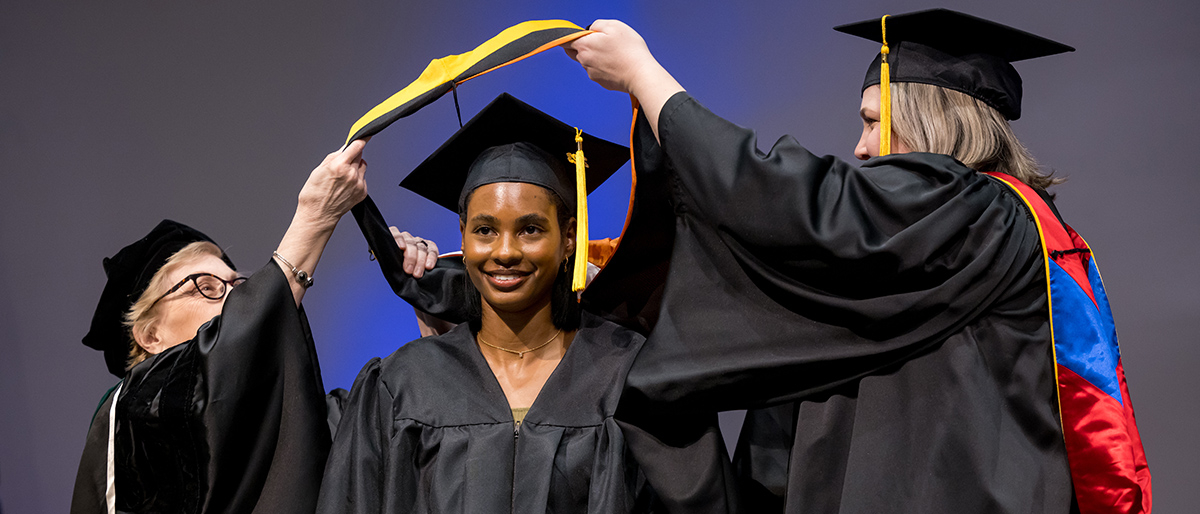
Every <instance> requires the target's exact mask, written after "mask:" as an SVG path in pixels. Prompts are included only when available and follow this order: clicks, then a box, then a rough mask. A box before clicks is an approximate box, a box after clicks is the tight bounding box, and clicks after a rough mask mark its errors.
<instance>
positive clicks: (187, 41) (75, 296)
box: [0, 0, 1200, 514]
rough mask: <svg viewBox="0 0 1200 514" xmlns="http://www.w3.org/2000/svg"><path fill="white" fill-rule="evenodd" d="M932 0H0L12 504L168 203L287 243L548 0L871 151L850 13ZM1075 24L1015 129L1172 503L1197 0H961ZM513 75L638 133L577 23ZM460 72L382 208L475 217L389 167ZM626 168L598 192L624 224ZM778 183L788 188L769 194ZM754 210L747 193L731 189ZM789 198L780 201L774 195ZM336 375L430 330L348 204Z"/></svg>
mask: <svg viewBox="0 0 1200 514" xmlns="http://www.w3.org/2000/svg"><path fill="white" fill-rule="evenodd" d="M937 5H938V4H934V3H932V2H927V1H917V0H894V1H888V2H884V1H881V0H863V1H856V2H815V1H797V0H761V1H745V2H722V1H699V0H696V1H683V0H660V1H653V2H650V1H642V2H635V1H632V0H630V1H624V2H551V1H513V2H495V1H482V0H468V1H457V2H455V1H447V2H422V3H415V2H385V1H378V0H361V1H347V2H327V1H318V0H298V1H286V2H284V1H279V0H268V1H262V2H228V1H218V2H202V3H201V2H146V1H126V2H88V1H80V0H75V1H70V0H68V1H65V2H37V1H31V0H9V1H5V2H0V92H2V93H3V94H0V163H2V164H0V178H2V179H3V180H2V182H0V184H2V186H0V276H2V277H3V279H4V280H3V282H2V283H3V284H4V286H5V287H4V288H3V289H0V291H4V292H5V293H6V294H0V512H8V513H21V514H25V513H43V512H45V513H51V512H54V513H57V512H65V511H66V510H67V508H68V504H69V501H70V492H71V487H72V484H73V481H74V476H75V469H76V466H77V465H78V459H79V454H80V451H81V449H82V447H83V441H84V435H85V432H86V429H87V426H88V421H89V419H90V416H91V415H92V412H93V410H94V409H95V406H96V402H97V401H98V399H99V396H100V394H101V393H102V392H103V391H104V390H106V389H107V388H108V387H109V386H111V385H112V384H113V383H114V381H115V380H114V379H113V377H111V376H110V375H108V374H107V373H106V372H105V371H104V367H103V364H102V360H101V358H100V355H99V354H97V353H95V352H93V351H91V350H88V349H86V348H84V347H83V346H82V345H81V344H79V340H80V338H81V337H82V335H83V334H84V333H85V332H86V331H87V327H88V323H89V321H90V319H91V313H92V310H93V309H94V307H95V301H96V299H97V298H98V297H99V293H100V290H101V289H102V287H103V284H104V276H103V272H102V269H101V266H100V260H101V258H103V257H105V256H109V255H112V254H113V253H114V252H116V251H117V250H118V249H119V248H120V247H121V246H123V245H124V244H125V243H127V242H130V241H133V240H134V239H136V238H138V237H141V236H142V235H144V234H145V233H146V232H147V231H148V230H149V229H150V228H151V227H153V226H154V224H155V223H156V222H157V221H158V220H160V219H162V218H173V219H176V220H180V221H183V222H186V223H188V224H191V225H193V226H195V227H197V228H199V229H201V230H203V231H205V232H207V233H208V234H210V235H211V236H212V237H213V238H215V239H216V240H217V241H219V242H220V243H221V244H223V245H224V246H225V247H226V248H227V249H228V252H229V254H230V255H231V256H232V257H233V259H234V261H235V262H238V263H239V264H240V265H241V267H242V269H243V270H248V271H253V270H255V269H257V268H258V267H260V266H262V265H263V264H264V263H266V262H268V259H269V258H270V254H271V250H273V249H274V248H275V246H276V245H277V243H278V241H279V238H280V237H281V236H282V235H283V231H284V230H285V229H286V227H287V225H288V223H289V221H290V220H291V217H292V213H293V211H294V209H295V201H296V193H297V192H298V191H299V190H300V187H301V185H302V184H303V183H304V180H305V178H306V176H307V174H308V172H309V170H311V169H312V168H313V166H315V165H316V164H317V163H318V162H320V160H321V159H322V157H323V156H324V155H325V154H327V153H328V152H330V151H333V150H335V149H337V148H338V147H339V143H340V142H341V141H342V140H343V139H344V138H345V135H346V132H347V131H348V130H349V127H350V125H351V124H352V123H353V122H354V120H356V119H357V118H358V117H359V116H360V115H361V114H362V113H364V112H366V111H367V110H368V109H369V108H371V107H372V106H374V105H375V104H376V103H378V102H380V101H382V100H383V99H384V98H386V97H387V96H389V95H391V94H392V93H394V92H395V91H397V90H399V89H400V88H401V87H403V86H404V85H405V84H407V83H409V82H410V81H411V80H413V79H415V78H416V77H417V75H418V74H419V73H420V71H421V70H422V69H424V67H425V65H426V64H427V63H428V62H429V60H430V59H434V58H438V57H442V56H445V55H449V54H455V53H460V52H463V51H465V50H468V49H470V48H473V47H474V46H476V45H478V44H479V43H481V42H482V41H484V40H485V39H487V38H488V37H491V36H492V35H494V34H496V33H497V32H498V31H500V30H501V29H503V28H505V27H507V26H510V25H513V24H515V23H518V22H520V21H524V20H529V19H545V18H564V19H568V20H571V21H574V22H576V23H578V24H581V25H586V24H588V23H590V22H591V21H592V20H593V19H595V18H601V17H604V18H619V19H623V20H625V21H627V22H628V23H630V24H631V25H632V26H633V27H635V28H636V29H638V30H639V31H640V32H641V33H642V34H643V35H644V37H645V38H646V40H647V42H648V44H649V46H650V48H651V50H652V51H653V52H654V54H655V55H656V57H657V58H658V59H659V61H660V62H662V64H663V65H664V66H666V67H667V69H668V70H670V71H671V72H672V73H673V74H674V75H675V77H676V78H677V79H678V80H679V81H680V82H681V83H682V84H683V85H684V86H685V87H687V88H688V90H689V91H690V92H691V93H692V95H693V96H695V97H696V98H698V99H699V100H700V101H701V102H702V103H704V104H705V105H706V106H708V107H709V108H711V109H712V110H713V111H715V112H717V113H718V114H721V115H722V116H724V117H726V118H728V119H730V120H731V121H733V122H735V123H738V124H741V125H744V126H748V127H753V128H755V129H756V130H757V131H758V134H759V137H760V141H759V146H760V148H763V149H766V148H769V147H770V145H771V144H772V143H773V142H774V141H775V140H776V139H777V138H779V137H781V136H782V135H784V134H791V135H792V136H795V137H796V138H797V139H798V140H800V141H801V142H803V143H804V144H805V146H806V147H808V148H810V149H811V150H812V151H813V152H814V153H817V154H832V155H835V156H840V157H842V158H845V159H852V158H853V157H852V151H853V145H854V143H855V141H857V139H858V136H859V127H860V122H859V121H858V117H857V109H858V101H859V91H858V87H859V84H860V83H861V80H862V76H863V72H864V71H865V69H866V66H867V64H868V63H869V62H870V60H871V58H872V57H873V56H874V54H875V53H876V52H877V51H878V48H877V47H876V46H875V45H874V44H872V43H869V42H866V41H861V40H856V39H855V38H851V37H849V36H845V35H842V34H838V33H835V32H834V31H832V30H830V27H832V26H834V25H838V24H841V23H846V22H851V21H858V20H862V19H867V18H871V17H875V16H879V15H881V14H883V13H886V12H891V13H900V12H905V11H910V10H916V9H923V8H928V7H934V6H937ZM941 5H942V6H945V7H950V8H955V9H959V10H963V11H966V12H969V13H972V14H975V15H979V16H983V17H987V18H992V19H996V20H998V21H1001V22H1004V23H1008V24H1011V25H1014V26H1017V27H1020V28H1022V29H1025V30H1028V31H1031V32H1034V33H1037V34H1041V35H1045V36H1047V37H1050V38H1052V39H1056V40H1060V41H1063V42H1065V43H1068V44H1071V45H1073V46H1075V47H1077V48H1078V49H1079V50H1078V51H1077V52H1075V53H1073V54H1068V55H1064V56H1058V57H1053V58H1049V59H1041V60H1035V61H1031V62H1022V63H1018V65H1017V67H1018V69H1019V70H1020V72H1021V74H1022V75H1023V76H1024V79H1025V90H1026V94H1025V116H1024V117H1023V119H1021V120H1020V121H1019V122H1017V123H1016V124H1015V125H1014V128H1015V130H1016V131H1017V134H1018V135H1019V136H1020V137H1021V138H1022V140H1023V141H1024V142H1025V143H1026V144H1027V145H1028V146H1029V147H1030V149H1031V150H1032V152H1033V154H1034V155H1036V156H1037V157H1038V158H1039V159H1040V160H1041V162H1042V163H1043V164H1044V165H1045V166H1046V167H1048V168H1050V169H1053V170H1056V171H1057V172H1058V173H1059V174H1061V175H1064V176H1067V177H1069V179H1070V180H1069V182H1068V183H1067V184H1066V185H1064V186H1061V187H1059V188H1057V193H1058V205H1059V208H1060V210H1061V211H1062V213H1063V215H1064V216H1065V217H1066V219H1067V220H1068V221H1070V222H1071V223H1072V225H1073V226H1074V227H1075V228H1076V229H1078V230H1079V232H1080V233H1081V234H1083V235H1084V236H1085V237H1087V238H1088V241H1089V242H1090V243H1091V245H1092V246H1093V248H1095V249H1096V251H1097V254H1098V256H1099V262H1100V265H1101V266H1102V268H1103V271H1104V273H1105V278H1106V287H1107V290H1108V292H1109V294H1110V295H1111V297H1112V303H1113V310H1114V314H1115V316H1116V319H1117V325H1118V327H1119V331H1120V335H1121V349H1122V358H1123V363H1124V365H1125V369H1126V373H1127V375H1128V378H1129V385H1130V389H1131V391H1132V394H1133V398H1134V401H1135V403H1136V407H1137V413H1138V420H1139V424H1140V426H1141V430H1142V436H1143V438H1144V441H1145V445H1146V451H1147V455H1148V457H1149V461H1150V466H1151V470H1152V472H1153V473H1154V481H1155V493H1156V494H1155V498H1156V500H1157V504H1158V505H1157V506H1158V507H1159V509H1158V510H1159V511H1161V512H1190V511H1193V510H1194V506H1195V505H1197V504H1200V489H1197V488H1196V487H1194V482H1195V479H1196V477H1197V476H1200V446H1198V445H1196V443H1195V441H1196V438H1195V437H1196V436H1195V434H1196V433H1197V430H1198V429H1200V402H1196V401H1195V398H1194V396H1195V393H1196V391H1200V374H1197V373H1196V372H1195V370H1196V369H1197V368H1198V367H1200V344H1197V343H1198V339H1197V337H1196V335H1195V329H1194V325H1195V318H1196V314H1197V312H1200V274H1197V273H1196V272H1195V264H1194V263H1195V262H1196V260H1197V259H1198V258H1200V240H1197V238H1196V237H1195V234H1196V233H1197V231H1198V229H1200V202H1196V201H1195V198H1194V197H1195V191H1197V190H1200V173H1197V166H1196V165H1195V164H1194V163H1192V162H1191V154H1192V153H1194V148H1195V145H1196V141H1198V140H1200V129H1198V128H1197V126H1198V125H1197V123H1196V120H1197V119H1200V107H1197V104H1196V103H1195V101H1194V98H1195V90H1196V84H1197V82H1198V81H1200V53H1197V52H1196V51H1195V46H1196V45H1195V36H1194V34H1195V25H1196V23H1195V22H1196V20H1200V3H1197V2H1190V1H1189V2H1185V1H1163V0H1148V1H1145V2H1136V3H1135V2H1124V1H1120V0H1096V1H1089V2H1082V1H1078V0H1072V1H1060V2H1045V1H1043V0H1011V1H1007V2H995V1H990V0H946V1H945V2H943V3H942V4H941ZM502 91H508V92H511V93H513V94H514V95H516V96H517V97H519V98H522V99H524V100H526V101H528V102H530V103H532V104H534V105H536V106H539V107H541V108H542V109H544V110H546V111H547V112H549V113H551V114H553V115H555V116H557V117H559V118H561V119H563V120H565V121H567V122H570V123H573V124H577V125H578V126H580V127H582V128H585V129H586V130H588V131H589V132H593V133H595V134H597V135H599V136H601V137H605V138H608V139H611V140H614V141H620V142H625V141H626V140H627V137H628V132H627V131H628V127H629V121H630V120H629V113H630V110H629V99H628V98H627V97H626V96H625V95H621V94H617V93H612V92H608V91H605V90H603V89H601V88H600V87H599V86H597V85H596V84H594V83H592V82H590V81H588V79H587V78H586V76H585V75H584V73H583V72H582V71H581V70H580V68H579V67H578V66H577V65H576V64H575V63H574V62H572V61H570V60H569V59H568V58H566V57H565V55H564V54H563V53H562V52H561V51H558V50H552V51H549V52H546V53H544V54H542V55H539V56H536V57H533V58H530V59H527V60H526V61H523V62H521V63H518V64H516V65H513V66H510V67H507V68H503V69H501V70H498V71H496V72H494V73H492V74H489V75H487V76H484V77H481V78H479V79H476V80H474V81H471V82H469V83H467V84H466V85H464V86H463V87H462V88H460V94H459V97H460V100H461V104H462V110H463V116H464V118H465V117H469V116H471V115H472V114H474V113H475V112H476V111H478V110H479V109H480V108H481V107H483V106H484V105H485V104H486V103H487V102H488V101H490V100H491V99H492V98H493V97H495V96H496V95H497V94H499V93H500V92H502ZM457 126H458V123H457V121H456V120H455V116H454V104H453V102H452V100H451V98H449V97H446V98H443V99H441V100H439V101H438V102H436V103H435V104H433V105H431V106H429V107H427V108H426V109H424V110H423V111H421V112H419V113H417V114H415V115H413V116H411V117H409V118H407V119H404V120H401V121H400V122H398V123H396V124H395V125H393V126H392V127H391V128H389V129H388V130H387V131H385V132H384V133H382V134H380V135H379V136H377V137H376V138H375V139H374V140H373V141H372V142H371V143H370V145H368V147H367V150H366V158H367V160H368V161H369V162H370V167H369V171H368V173H367V180H368V182H369V184H370V187H371V193H372V196H373V197H374V198H375V199H376V200H377V201H378V203H379V204H380V207H381V209H382V210H383V212H384V214H385V216H386V217H387V219H388V220H389V221H390V222H391V223H393V224H395V225H397V226H399V227H401V228H402V229H405V230H410V231H412V232H414V233H418V234H420V235H422V236H425V237H428V238H431V239H434V240H435V241H437V242H438V243H439V244H440V245H441V248H442V249H443V250H455V249H457V248H458V246H459V240H460V239H459V234H458V229H457V223H456V217H455V216H454V215H453V214H452V213H448V212H444V211H442V210H441V209H439V208H437V207H435V206H434V205H432V204H430V203H428V202H427V201H425V200H423V199H421V198H418V197H416V196H415V195H412V194H410V193H408V192H407V191H405V190H402V189H400V188H398V187H396V184H398V183H399V181H400V179H401V178H402V177H403V176H404V174H405V173H407V171H408V170H410V169H412V168H413V167H414V166H415V165H416V164H418V163H419V162H420V161H421V160H422V159H423V158H424V157H425V156H426V155H427V154H428V153H429V152H431V151H432V150H433V149H435V148H437V146H438V145H440V144H441V142H442V141H443V140H444V139H445V138H446V137H448V136H449V135H450V134H451V133H453V132H454V130H455V129H456V128H457ZM628 189H629V176H628V167H626V168H625V170H622V171H620V172H618V174H617V175H616V176H615V177H614V178H613V179H612V180H610V181H609V183H608V184H606V185H605V186H604V187H602V188H601V190H600V191H598V192H597V193H595V194H594V195H593V197H592V200H591V204H592V217H593V220H594V221H593V234H594V235H595V236H597V237H601V236H616V235H617V234H618V233H619V231H620V228H621V225H622V223H623V217H624V213H625V211H626V204H627V200H628ZM763 201H767V202H769V201H771V199H770V198H764V199H763ZM730 208H733V209H735V208H736V206H730ZM780 208H787V206H780ZM304 303H305V308H306V310H307V312H308V314H309V318H310V320H311V323H312V328H313V332H314V334H315V337H316V340H317V344H318V353H319V356H320V359H321V365H322V370H323V374H324V377H325V384H326V387H327V388H333V387H349V386H350V385H351V383H352V381H353V379H354V376H355V375H356V374H357V372H358V370H359V369H360V368H361V367H362V365H363V363H364V362H365V361H366V360H368V359H369V358H371V357H376V356H385V355H387V354H389V353H391V352H392V351H393V350H394V349H395V348H397V347H398V346H400V345H401V344H403V343H405V342H406V341H409V340H411V339H413V338H414V337H416V335H417V330H416V327H415V323H414V320H413V316H412V313H411V309H410V308H409V307H408V306H407V305H406V304H404V303H403V302H401V301H399V300H398V299H396V298H395V297H394V296H393V295H392V293H391V291H390V290H389V289H388V287H387V285H386V284H385V283H384V281H383V280H381V276H380V274H379V271H378V268H377V267H376V265H375V264H374V263H373V262H370V261H368V260H367V254H366V245H365V244H364V243H363V241H362V237H361V235H359V233H358V230H357V228H356V227H355V226H354V224H353V221H352V220H349V219H347V220H345V221H344V222H343V223H342V224H341V226H340V227H339V229H338V231H337V232H336V233H335V234H334V236H333V240H332V241H330V244H329V247H328V249H327V251H326V254H325V256H324V257H323V259H322V261H321V264H320V267H319V269H317V271H316V287H314V288H313V289H312V290H311V291H310V292H309V294H308V296H307V297H306V298H305V300H304Z"/></svg>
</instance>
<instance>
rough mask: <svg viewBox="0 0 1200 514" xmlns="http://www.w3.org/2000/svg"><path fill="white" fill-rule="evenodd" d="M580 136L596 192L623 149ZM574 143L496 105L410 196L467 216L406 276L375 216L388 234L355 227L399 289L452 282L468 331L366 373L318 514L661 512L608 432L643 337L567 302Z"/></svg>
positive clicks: (616, 436) (421, 173)
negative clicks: (442, 250)
mask: <svg viewBox="0 0 1200 514" xmlns="http://www.w3.org/2000/svg"><path fill="white" fill-rule="evenodd" d="M582 137H583V143H582V144H583V146H584V148H585V149H587V152H588V157H589V161H588V162H589V164H590V167H589V169H588V172H589V176H588V179H589V180H588V183H587V186H588V189H592V188H594V187H595V186H598V185H599V183H600V182H603V180H604V179H605V178H607V177H608V175H610V174H611V173H612V172H613V171H615V170H616V169H617V168H618V167H620V166H621V165H622V164H624V161H625V159H626V157H625V156H626V155H627V150H626V149H624V148H622V147H620V146H618V145H613V144H611V143H607V142H604V141H601V140H597V139H594V138H592V137H591V136H588V135H586V134H583V136H582ZM575 147H576V142H575V131H574V129H572V128H571V127H570V126H567V125H564V124H562V123H561V122H558V121H557V120H554V119H553V118H550V117H549V116H547V115H545V114H543V113H541V112H540V111H537V110H536V109H533V108H532V107H529V106H528V105H525V104H523V103H521V102H519V101H517V100H516V99H514V98H512V97H510V96H508V95H503V96H501V97H500V98H499V99H497V100H496V101H494V102H493V103H492V104H491V105H489V106H488V107H487V108H485V109H484V111H483V112H481V113H480V114H478V115H477V116H476V117H475V118H474V119H472V120H471V121H469V122H468V123H467V124H466V125H465V126H464V127H463V128H462V129H461V130H460V131H459V132H458V133H457V134H455V135H454V136H453V138H451V140H450V141H449V142H447V143H446V144H445V145H443V146H442V148H441V149H439V150H438V152H437V153H436V154H434V155H433V156H431V157H430V158H429V159H427V160H426V161H425V163H423V164H422V165H421V166H420V167H418V168H417V170H415V171H414V172H413V173H412V174H411V175H410V176H409V178H408V179H406V180H405V183H404V185H405V187H409V188H410V189H413V190H414V191H416V192H417V193H419V194H421V195H422V196H425V197H426V198H429V199H430V200H433V201H434V202H436V203H438V204H440V205H442V206H444V207H446V208H447V209H450V210H452V211H456V212H457V213H458V214H459V220H460V227H461V228H462V245H463V256H462V259H461V261H460V262H459V263H447V262H445V261H447V260H448V259H443V263H441V264H439V267H438V268H435V269H433V270H432V271H431V273H428V274H426V275H424V276H423V277H421V278H420V279H410V278H409V277H408V276H407V275H406V274H404V273H395V272H394V270H389V269H388V268H389V266H391V267H394V266H395V263H398V262H399V259H398V258H394V257H393V258H389V257H387V253H386V252H393V253H394V252H396V246H395V244H394V243H391V238H390V237H389V236H388V235H387V233H386V231H385V230H383V229H382V226H383V224H382V220H379V219H376V221H375V222H374V226H376V228H377V229H378V230H377V231H376V232H379V233H381V236H380V237H378V238H374V239H373V238H372V236H371V234H370V231H369V230H368V227H369V226H372V225H370V224H364V225H363V226H364V232H365V233H367V235H368V240H370V241H371V242H372V249H373V251H375V253H376V255H379V256H381V258H380V259H379V261H380V264H381V266H383V267H384V271H385V274H387V275H388V277H389V281H392V285H393V287H394V288H395V289H396V290H397V291H398V292H406V291H407V292H411V290H412V288H413V287H414V286H416V287H417V288H420V287H426V286H428V285H429V284H433V286H430V287H433V288H436V287H442V286H447V285H448V284H449V285H448V286H447V288H453V289H455V290H456V291H459V293H456V294H455V295H453V296H454V297H455V298H463V301H461V302H454V301H449V302H444V303H445V304H447V305H448V306H449V310H455V309H457V310H459V311H465V314H462V315H461V316H459V317H457V318H456V319H455V321H466V322H465V323H461V324H459V325H458V326H457V327H455V328H453V329H452V330H450V331H449V332H447V333H445V334H442V335H438V336H433V337H426V338H423V339H419V340H417V341H413V342H410V343H408V344H405V345H404V346H403V347H401V348H400V349H399V350H397V351H396V352H395V353H393V354H392V355H391V356H389V357H387V358H385V359H382V360H381V359H374V360H372V361H371V362H369V363H367V365H366V366H365V367H364V368H363V370H362V372H361V373H360V374H359V376H358V378H357V379H356V380H355V383H354V390H353V391H352V392H351V396H350V404H349V406H348V407H347V409H346V413H345V415H344V416H343V418H342V423H341V425H339V427H338V434H337V437H336V439H335V440H334V444H333V448H332V450H331V451H330V457H329V461H328V464H327V467H326V470H325V477H324V481H323V483H322V487H321V498H320V501H319V508H318V511H319V512H339V513H343V512H646V511H649V510H651V509H652V507H653V506H654V504H655V500H654V499H653V496H652V495H651V493H650V490H649V488H648V487H646V485H645V480H644V478H643V477H642V475H641V473H640V472H639V471H638V469H637V467H636V465H635V463H634V462H633V460H632V458H631V457H630V455H629V453H628V450H627V449H626V446H625V442H624V437H623V435H622V433H621V430H620V429H619V428H618V427H617V425H616V423H615V421H614V420H613V415H614V413H615V410H616V406H617V401H618V399H619V397H620V393H621V388H622V385H623V384H624V382H625V373H626V372H627V370H628V369H629V367H630V365H631V364H632V362H633V358H634V357H635V356H636V355H637V352H638V350H639V349H640V348H641V345H642V342H643V340H644V339H643V338H642V336H640V335H638V334H636V333H635V332H632V331H630V330H626V329H624V328H621V327H619V326H617V325H615V324H612V323H610V322H607V321H604V320H602V319H600V318H598V317H595V316H593V315H591V314H588V313H585V312H581V310H580V309H579V307H578V302H577V297H576V295H575V294H574V293H573V292H572V291H571V271H572V270H573V267H574V266H575V265H584V264H583V263H575V262H574V257H573V255H574V250H575V244H576V243H575V227H576V219H577V218H576V215H575V213H576V194H575V193H576V191H575V189H576V188H575V177H574V174H573V173H568V172H567V166H566V164H567V159H566V158H565V155H566V154H567V152H568V151H570V150H574V149H575ZM414 184H416V185H414ZM370 215H371V216H374V217H376V218H378V213H377V211H371V213H370ZM362 223H364V220H363V219H360V224H362ZM380 242H382V243H388V244H390V247H384V246H383V245H381V244H377V243H380ZM389 262H390V263H393V264H391V265H389V264H388V263H389ZM464 267H465V269H466V273H463V272H462V268H464ZM447 269H449V270H450V272H449V273H446V270H447ZM447 277H451V278H449V279H447ZM463 277H466V279H464V278H463ZM462 291H465V293H462ZM401 296H404V297H405V298H406V299H408V300H410V301H411V302H413V304H414V305H415V306H418V307H419V308H426V307H427V306H428V305H429V303H430V302H429V301H428V300H427V297H422V298H426V299H424V300H422V299H417V298H415V297H409V296H406V293H402V294H401ZM464 297H465V298H464ZM464 305H465V306H464ZM439 313H440V312H439Z"/></svg>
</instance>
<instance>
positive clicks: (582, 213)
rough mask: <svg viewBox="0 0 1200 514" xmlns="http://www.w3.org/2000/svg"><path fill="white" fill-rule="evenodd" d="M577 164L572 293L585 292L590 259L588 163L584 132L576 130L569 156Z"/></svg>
mask: <svg viewBox="0 0 1200 514" xmlns="http://www.w3.org/2000/svg"><path fill="white" fill-rule="evenodd" d="M567 157H568V158H569V159H568V160H569V161H571V162H573V163H575V204H576V211H577V212H576V215H575V274H574V276H573V277H572V279H571V290H572V291H583V287H584V286H585V285H587V261H588V260H587V259H588V208H587V175H586V174H585V173H584V169H585V168H587V161H586V160H585V159H584V157H583V131H582V130H579V129H575V154H574V155H572V154H567Z"/></svg>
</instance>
